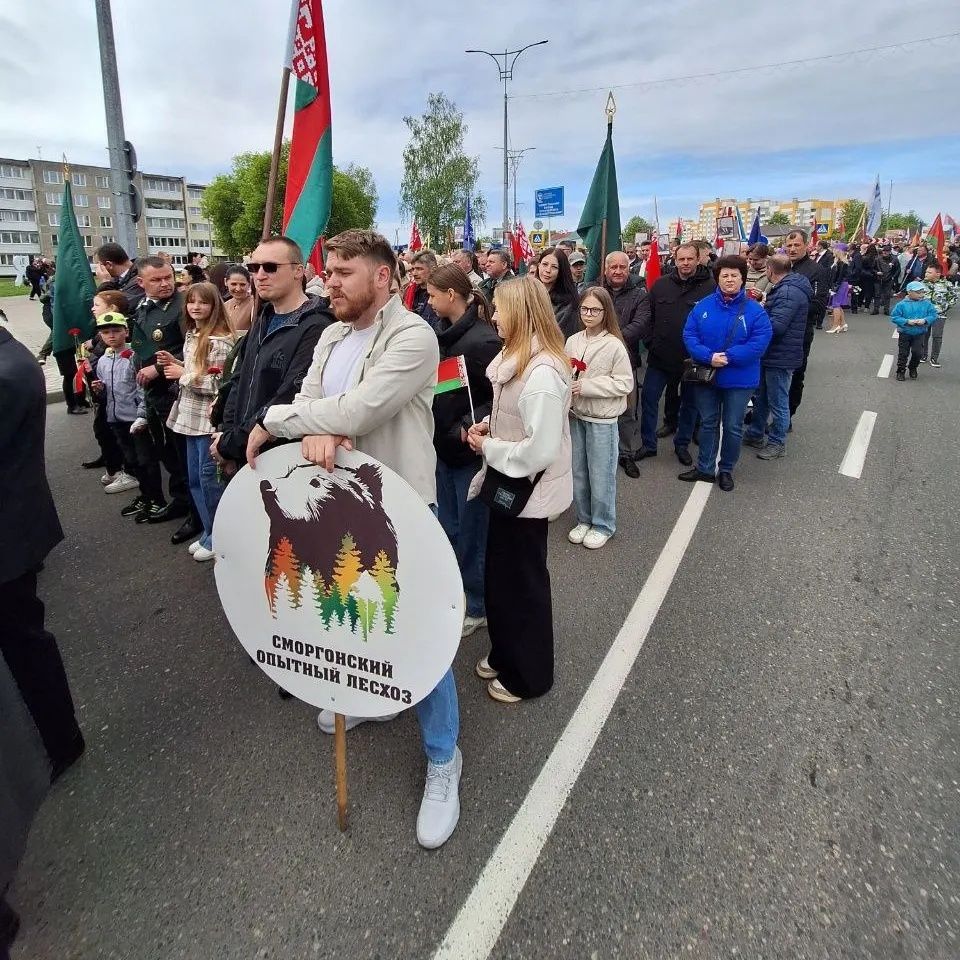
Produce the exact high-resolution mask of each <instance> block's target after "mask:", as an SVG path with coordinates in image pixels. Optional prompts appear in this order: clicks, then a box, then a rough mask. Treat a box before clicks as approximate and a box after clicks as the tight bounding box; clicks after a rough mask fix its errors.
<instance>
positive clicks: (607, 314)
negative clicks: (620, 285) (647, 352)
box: [577, 287, 626, 346]
mask: <svg viewBox="0 0 960 960" xmlns="http://www.w3.org/2000/svg"><path fill="white" fill-rule="evenodd" d="M587 297H593V299H594V300H596V301H597V303H599V304H600V306H601V307H603V329H604V330H606V331H607V333H609V334H610V336H612V337H616V338H617V339H618V340H619V341H620V342H621V343H622V344H623V345H624V346H626V341H625V340H624V339H623V334H622V333H621V332H620V318H619V317H618V316H617V309H616V307H614V305H613V297H611V296H610V294H609V293H607V291H606V290H605V289H604V288H603V287H587V289H586V290H584V291H583V293H581V294H580V300H579V303H578V304H577V317H578V318H579V316H580V307H582V306H583V305H584V303H585V302H586V299H587ZM580 329H581V330H585V329H586V327H584V325H583V320H580Z"/></svg>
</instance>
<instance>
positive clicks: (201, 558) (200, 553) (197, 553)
mask: <svg viewBox="0 0 960 960" xmlns="http://www.w3.org/2000/svg"><path fill="white" fill-rule="evenodd" d="M215 556H216V553H214V552H213V550H208V549H207V548H206V547H197V549H196V550H194V551H193V559H194V560H196V561H197V563H206V561H207V560H212V559H213V558H214V557H215Z"/></svg>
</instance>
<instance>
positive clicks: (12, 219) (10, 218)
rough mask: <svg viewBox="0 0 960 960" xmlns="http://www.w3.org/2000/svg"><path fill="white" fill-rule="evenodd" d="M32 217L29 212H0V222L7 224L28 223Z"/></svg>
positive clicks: (32, 214)
mask: <svg viewBox="0 0 960 960" xmlns="http://www.w3.org/2000/svg"><path fill="white" fill-rule="evenodd" d="M34 216H35V214H34V213H33V212H32V211H30V210H0V220H6V221H7V222H8V223H29V222H30V221H31V220H33V218H34Z"/></svg>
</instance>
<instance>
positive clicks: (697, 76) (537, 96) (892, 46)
mask: <svg viewBox="0 0 960 960" xmlns="http://www.w3.org/2000/svg"><path fill="white" fill-rule="evenodd" d="M957 37H960V33H944V34H941V35H940V36H937V37H923V38H921V39H919V40H904V41H902V42H900V43H888V44H885V45H884V46H880V47H861V48H860V49H859V50H847V51H846V52H844V53H828V54H825V55H823V56H819V57H806V58H804V59H802V60H784V61H782V62H780V63H761V64H758V65H757V66H753V67H736V68H735V69H732V70H716V71H714V72H712V73H691V74H689V75H688V76H685V77H664V78H663V79H660V80H638V81H636V82H635V83H619V84H614V85H613V86H610V85H609V84H608V85H607V86H604V87H583V88H582V89H580V90H557V91H555V92H553V93H525V94H520V95H515V96H512V97H511V98H510V99H511V100H543V99H546V98H548V97H570V96H575V95H576V94H579V93H605V92H606V91H607V90H629V89H634V88H637V87H656V86H661V85H662V84H665V83H684V82H686V81H690V80H710V79H714V78H717V77H732V76H736V75H737V74H740V73H755V72H756V71H757V70H767V69H773V70H779V69H782V68H783V67H797V66H803V65H806V64H808V63H824V62H826V61H828V60H840V59H842V58H844V57H855V56H859V55H860V54H870V53H882V52H885V51H887V50H904V51H906V50H908V49H909V48H910V47H915V46H918V45H919V44H922V43H936V42H938V41H942V40H955V39H956V38H957Z"/></svg>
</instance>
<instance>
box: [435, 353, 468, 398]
mask: <svg viewBox="0 0 960 960" xmlns="http://www.w3.org/2000/svg"><path fill="white" fill-rule="evenodd" d="M469 382H470V381H469V380H468V379H467V364H466V361H465V360H464V358H463V357H450V358H449V359H447V360H441V361H440V366H439V367H437V385H436V386H435V387H434V388H433V392H434V393H435V394H437V393H447V391H449V390H459V389H461V387H466V386H467V385H468V384H469Z"/></svg>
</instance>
